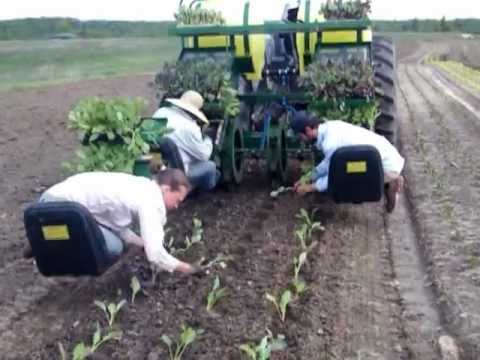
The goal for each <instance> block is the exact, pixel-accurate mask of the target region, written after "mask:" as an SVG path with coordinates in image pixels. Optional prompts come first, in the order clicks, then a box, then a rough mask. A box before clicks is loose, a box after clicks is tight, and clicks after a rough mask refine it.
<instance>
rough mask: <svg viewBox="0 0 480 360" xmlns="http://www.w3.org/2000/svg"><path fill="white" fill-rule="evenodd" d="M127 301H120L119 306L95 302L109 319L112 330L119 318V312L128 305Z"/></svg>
mask: <svg viewBox="0 0 480 360" xmlns="http://www.w3.org/2000/svg"><path fill="white" fill-rule="evenodd" d="M126 302H127V301H126V300H122V301H120V302H119V303H118V304H115V303H110V304H108V305H107V303H106V302H103V301H98V300H95V301H94V303H95V305H96V306H98V307H99V308H100V309H102V311H103V313H104V314H105V317H106V318H107V322H108V326H109V328H112V326H113V324H114V322H115V318H116V317H117V314H118V312H119V311H120V309H121V308H122V307H123V305H125V304H126Z"/></svg>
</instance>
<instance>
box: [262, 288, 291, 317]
mask: <svg viewBox="0 0 480 360" xmlns="http://www.w3.org/2000/svg"><path fill="white" fill-rule="evenodd" d="M265 297H266V298H267V300H268V301H270V302H272V303H273V305H274V306H275V309H276V310H277V312H278V315H279V316H280V319H281V320H282V322H285V316H286V315H287V307H288V304H289V303H290V302H291V300H292V292H291V291H290V290H285V291H283V293H282V295H281V296H280V297H279V298H278V299H277V298H276V297H275V296H273V295H271V294H269V293H267V294H265Z"/></svg>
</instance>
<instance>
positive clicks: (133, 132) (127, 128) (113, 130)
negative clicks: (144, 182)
mask: <svg viewBox="0 0 480 360" xmlns="http://www.w3.org/2000/svg"><path fill="white" fill-rule="evenodd" d="M145 105H146V102H145V100H143V99H141V98H136V99H133V100H129V99H123V98H115V99H100V98H96V97H94V98H86V99H83V100H81V101H80V102H79V103H78V104H77V105H76V106H75V108H74V109H73V110H72V111H71V112H70V113H69V127H70V128H72V129H75V130H77V131H78V133H79V136H80V137H81V138H82V139H83V144H84V145H85V148H84V149H82V150H79V151H77V152H76V159H74V160H73V161H71V162H68V163H65V164H64V167H65V168H66V170H67V171H69V172H71V173H76V172H85V171H121V172H132V169H133V164H134V162H135V160H136V159H137V158H139V157H140V156H141V155H143V154H146V153H148V152H149V150H150V145H149V144H150V143H152V139H160V138H161V137H162V136H163V135H165V134H166V133H168V132H169V131H170V130H169V129H167V128H164V127H158V126H154V125H152V123H153V122H152V121H151V122H150V123H149V122H148V121H146V122H145V124H143V123H142V120H141V113H142V111H143V109H144V107H145Z"/></svg>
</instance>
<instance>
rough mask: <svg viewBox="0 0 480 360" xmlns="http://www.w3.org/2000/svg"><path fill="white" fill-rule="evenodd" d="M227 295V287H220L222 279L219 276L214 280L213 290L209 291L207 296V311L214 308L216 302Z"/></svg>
mask: <svg viewBox="0 0 480 360" xmlns="http://www.w3.org/2000/svg"><path fill="white" fill-rule="evenodd" d="M224 296H225V288H220V279H219V277H218V276H216V277H215V280H213V286H212V290H210V292H209V293H208V296H207V311H210V310H212V309H213V307H214V306H215V304H216V303H217V302H218V300H220V299H221V298H223V297H224Z"/></svg>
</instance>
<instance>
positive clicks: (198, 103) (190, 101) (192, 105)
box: [165, 90, 209, 125]
mask: <svg viewBox="0 0 480 360" xmlns="http://www.w3.org/2000/svg"><path fill="white" fill-rule="evenodd" d="M165 101H167V102H169V103H170V104H172V105H175V106H177V107H179V108H180V109H183V110H185V111H187V112H188V113H190V114H192V115H193V116H195V117H197V118H198V119H199V120H201V121H202V122H204V123H205V124H207V125H208V124H209V121H208V119H207V117H206V116H205V114H204V113H203V112H201V111H200V109H201V108H202V106H203V97H202V95H200V94H199V93H198V92H196V91H193V90H188V91H185V92H184V93H183V95H182V96H181V97H180V99H172V98H168V99H165Z"/></svg>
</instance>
